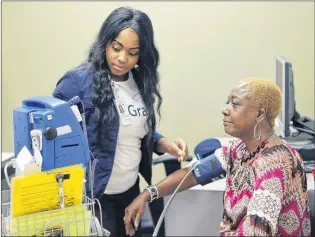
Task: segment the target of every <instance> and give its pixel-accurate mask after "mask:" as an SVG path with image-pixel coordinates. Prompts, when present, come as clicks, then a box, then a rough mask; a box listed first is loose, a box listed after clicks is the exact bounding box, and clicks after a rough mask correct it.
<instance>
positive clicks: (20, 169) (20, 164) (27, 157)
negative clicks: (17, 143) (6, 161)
mask: <svg viewBox="0 0 315 237" xmlns="http://www.w3.org/2000/svg"><path fill="white" fill-rule="evenodd" d="M34 162H35V161H34V160H33V156H32V154H31V153H30V151H29V150H28V149H27V147H26V146H24V147H23V148H22V149H21V151H20V152H19V154H18V155H17V157H16V159H15V176H22V175H23V174H24V169H25V165H26V164H32V163H34Z"/></svg>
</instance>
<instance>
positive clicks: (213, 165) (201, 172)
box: [192, 148, 226, 185]
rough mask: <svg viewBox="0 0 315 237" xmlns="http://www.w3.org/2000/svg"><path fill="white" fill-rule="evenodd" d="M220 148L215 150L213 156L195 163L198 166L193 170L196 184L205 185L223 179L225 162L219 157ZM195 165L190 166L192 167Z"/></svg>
mask: <svg viewBox="0 0 315 237" xmlns="http://www.w3.org/2000/svg"><path fill="white" fill-rule="evenodd" d="M221 154H222V153H221V148H220V149H217V150H216V151H215V152H214V153H213V154H211V155H209V156H207V157H205V158H203V159H201V160H199V161H197V162H199V164H198V165H197V166H196V168H195V169H194V170H193V172H192V173H193V175H194V176H195V178H196V180H197V182H198V184H201V185H205V184H208V183H212V182H214V181H216V180H219V179H223V178H225V176H226V171H225V169H226V165H225V160H224V159H222V158H221V157H220V156H221ZM195 164H196V163H194V164H192V167H194V165H195Z"/></svg>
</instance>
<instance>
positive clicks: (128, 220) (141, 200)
mask: <svg viewBox="0 0 315 237" xmlns="http://www.w3.org/2000/svg"><path fill="white" fill-rule="evenodd" d="M148 200H150V194H149V192H148V191H147V190H145V191H143V192H142V193H140V194H139V195H138V197H136V199H135V200H133V202H132V203H131V204H130V205H129V206H128V207H127V208H126V209H125V216H124V222H125V229H126V235H130V236H133V235H134V234H135V231H137V229H138V226H139V223H140V219H141V216H142V214H143V212H144V208H145V203H146V202H147V201H148ZM132 222H133V223H132ZM133 226H134V228H133Z"/></svg>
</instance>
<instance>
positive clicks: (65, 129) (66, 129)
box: [56, 125, 72, 136]
mask: <svg viewBox="0 0 315 237" xmlns="http://www.w3.org/2000/svg"><path fill="white" fill-rule="evenodd" d="M56 130H57V136H61V135H65V134H68V133H71V132H72V129H71V127H70V126H69V125H65V126H62V127H59V128H56Z"/></svg>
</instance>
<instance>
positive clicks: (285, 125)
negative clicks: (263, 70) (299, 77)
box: [276, 56, 295, 138]
mask: <svg viewBox="0 0 315 237" xmlns="http://www.w3.org/2000/svg"><path fill="white" fill-rule="evenodd" d="M276 84H277V85H278V86H279V87H280V89H281V91H282V94H283V98H282V110H281V112H280V114H279V116H278V118H277V126H278V129H279V131H280V134H279V135H280V136H281V137H282V138H285V137H288V136H290V135H291V133H290V122H291V121H292V118H293V117H294V114H295V100H294V83H293V69H292V63H291V62H289V61H288V60H286V59H284V58H283V57H280V56H277V57H276Z"/></svg>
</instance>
